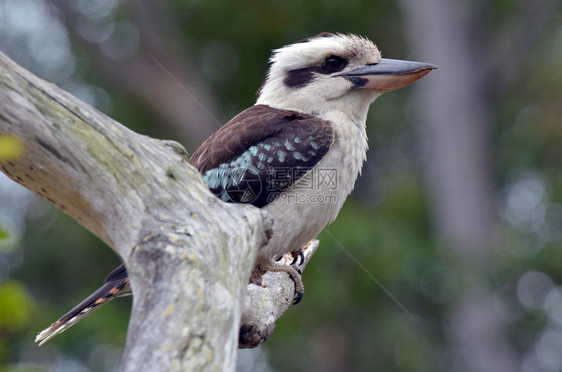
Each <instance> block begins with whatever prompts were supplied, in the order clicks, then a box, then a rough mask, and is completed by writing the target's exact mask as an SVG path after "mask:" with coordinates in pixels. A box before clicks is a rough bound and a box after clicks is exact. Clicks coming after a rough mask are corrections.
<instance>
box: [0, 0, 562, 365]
mask: <svg viewBox="0 0 562 372" xmlns="http://www.w3.org/2000/svg"><path fill="white" fill-rule="evenodd" d="M561 10H562V6H561V4H560V2H559V1H556V0H537V1H530V0H519V1H517V0H515V1H503V0H493V1H488V2H484V1H477V2H470V3H469V2H468V1H467V0H458V1H454V2H447V1H444V0H417V1H414V0H402V1H400V2H396V3H389V2H383V1H380V0H376V1H358V0H350V1H345V2H342V1H334V0H314V1H307V2H303V1H296V0H290V1H277V0H272V1H257V0H254V1H250V0H246V1H237V2H229V1H213V2H210V1H207V2H204V1H178V0H167V1H163V2H152V1H148V0H130V1H120V0H75V1H70V0H0V50H1V51H3V52H4V53H6V54H8V55H9V56H10V57H12V58H13V59H15V60H16V61H17V62H18V63H19V64H21V65H23V66H24V67H26V68H28V69H29V70H31V71H33V72H34V73H36V74H37V75H39V76H41V77H42V78H44V79H46V80H49V81H51V82H53V83H55V84H57V85H59V86H61V87H62V88H64V89H66V90H67V91H69V92H70V93H72V94H74V95H76V96H77V97H79V98H81V99H82V100H84V101H86V102H88V103H90V104H92V105H94V106H95V107H97V108H98V109H100V110H102V111H103V112H105V113H107V114H108V115H110V116H112V117H113V118H115V119H116V120H118V121H120V122H121V123H124V124H125V125H127V126H129V127H130V128H132V129H134V130H136V131H138V132H141V133H145V134H147V135H150V136H153V137H157V138H164V139H174V140H177V141H180V142H182V143H183V144H184V145H185V146H186V148H187V149H188V150H189V151H190V152H192V151H193V150H195V149H196V148H197V146H198V145H199V144H200V143H201V142H202V141H203V140H204V139H205V138H206V137H207V136H208V135H209V134H210V133H212V132H214V131H215V130H217V129H218V128H219V127H220V125H222V123H225V122H226V121H227V120H228V119H229V118H231V117H232V116H233V115H234V114H236V113H238V112H239V111H241V110H242V109H244V108H246V107H248V106H250V105H252V104H253V102H254V99H255V91H256V90H257V89H258V87H259V86H260V84H261V81H262V80H263V78H264V73H265V71H266V70H267V58H268V57H269V54H270V50H271V49H273V48H277V47H280V46H283V45H285V44H288V43H292V42H294V41H297V40H300V39H302V38H305V37H307V36H311V35H314V34H317V33H319V32H322V31H339V32H345V33H348V32H351V33H357V34H361V35H365V36H367V37H369V38H371V39H372V40H374V41H375V42H376V43H377V45H378V46H379V48H380V49H381V50H382V51H383V53H384V55H385V57H389V58H401V59H411V60H420V61H426V62H431V63H435V64H437V65H438V66H439V69H438V70H437V71H434V72H432V73H431V74H430V75H429V76H428V77H427V78H425V79H423V80H422V81H420V82H417V83H416V84H414V85H413V86H412V87H410V88H406V89H403V90H400V91H397V92H392V93H389V94H386V95H383V96H382V97H381V98H379V99H378V100H377V101H376V102H375V104H374V105H373V106H372V108H371V112H370V115H369V122H368V128H367V129H368V134H369V140H370V147H371V150H370V151H369V154H368V161H367V163H366V164H365V167H364V169H363V175H362V176H361V177H360V179H359V180H358V183H357V187H356V190H355V192H354V193H353V194H352V196H351V197H350V198H349V199H348V201H347V202H346V205H345V206H344V209H343V210H342V212H341V213H340V216H339V218H338V219H337V220H336V222H334V223H333V224H332V225H331V226H329V227H328V228H327V229H326V230H325V231H324V232H323V233H322V234H321V235H320V237H319V238H320V242H321V243H320V245H321V249H320V250H319V251H318V253H317V254H316V255H315V258H314V260H313V261H312V264H311V265H309V266H308V268H307V270H306V272H305V275H304V281H305V286H306V296H305V298H304V301H303V302H302V303H301V304H299V305H298V306H295V307H293V308H292V309H290V311H289V312H287V313H286V314H285V315H284V317H283V318H282V319H281V320H280V321H279V322H278V326H277V329H276V331H275V333H274V335H273V336H272V337H271V339H270V340H268V341H267V343H266V344H265V345H263V346H262V347H261V348H260V349H259V350H254V351H244V352H241V353H240V361H239V365H240V367H239V370H240V371H250V370H251V371H269V370H275V371H301V370H302V371H305V370H322V371H374V370H380V371H436V370H442V371H449V370H455V371H463V370H467V371H486V370H489V371H516V370H521V371H525V372H527V371H529V372H530V371H560V370H562V315H561V314H562V270H560V267H561V266H562V105H561V104H560V102H561V98H562V69H561V68H560V66H562V48H560V46H561V45H562V11H561ZM0 114H1V113H0ZM0 153H1V152H0ZM118 263H119V260H118V259H117V258H116V257H115V256H114V254H113V253H112V252H111V250H109V249H107V247H105V246H104V245H103V244H102V243H101V242H100V241H99V240H98V239H97V238H95V237H94V236H92V234H90V233H89V232H87V231H85V230H84V229H83V228H82V227H81V226H79V225H78V224H77V223H76V222H74V221H73V220H71V219H70V218H68V217H66V216H65V215H64V214H62V213H61V212H59V211H58V210H56V209H55V208H53V207H51V206H49V205H48V204H47V203H46V202H44V201H42V200H40V199H38V198H36V197H35V196H33V195H31V194H30V193H29V192H27V191H26V190H24V189H22V188H20V187H19V186H18V185H16V184H14V183H12V182H11V181H9V180H8V179H7V178H5V177H3V176H0V366H1V367H0V370H2V371H10V370H18V371H19V370H56V371H111V370H118V368H119V363H120V356H121V352H122V348H123V345H124V341H125V334H126V327H127V321H128V317H129V308H130V302H129V300H123V299H122V300H118V301H114V302H113V303H111V304H110V305H108V306H105V307H104V308H103V310H101V311H99V312H97V313H95V314H93V315H92V316H91V317H89V318H88V319H87V320H86V321H84V322H81V323H80V324H78V325H77V326H75V327H73V328H72V329H71V330H70V331H69V332H66V333H64V334H63V335H61V336H58V337H57V338H55V339H54V340H53V341H50V342H49V343H48V344H46V345H45V346H43V347H41V348H38V347H37V346H36V345H35V344H34V343H33V339H34V337H35V334H36V332H38V331H40V330H41V329H43V328H44V327H46V326H48V325H49V324H50V323H51V322H52V321H54V320H55V319H57V318H58V317H59V316H60V315H62V314H63V313H64V312H65V311H67V310H68V309H70V308H71V307H72V306H74V305H75V304H76V303H78V302H79V301H80V300H82V299H83V298H84V297H86V296H87V295H88V294H89V293H90V292H92V291H93V290H94V289H96V288H97V287H98V286H99V284H100V283H101V281H102V280H103V278H104V277H105V275H106V273H108V272H109V271H110V270H111V269H113V267H115V266H116V265H117V264H118Z"/></svg>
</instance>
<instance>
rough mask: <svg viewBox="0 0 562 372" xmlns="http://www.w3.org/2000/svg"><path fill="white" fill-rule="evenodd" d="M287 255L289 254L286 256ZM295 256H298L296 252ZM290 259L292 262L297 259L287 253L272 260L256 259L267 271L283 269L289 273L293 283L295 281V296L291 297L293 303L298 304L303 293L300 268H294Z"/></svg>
mask: <svg viewBox="0 0 562 372" xmlns="http://www.w3.org/2000/svg"><path fill="white" fill-rule="evenodd" d="M287 256H290V258H289V257H287ZM296 257H297V258H298V257H299V255H298V253H297V256H296ZM290 259H292V260H293V262H296V261H297V260H296V259H295V258H293V256H292V254H290V253H288V254H287V255H285V256H282V257H281V258H280V259H278V260H276V261H274V260H271V259H270V260H267V259H258V263H259V264H260V265H261V267H262V268H263V269H264V270H267V271H284V272H286V273H287V274H289V277H290V278H291V279H292V280H293V283H295V296H294V297H293V305H296V304H298V303H299V302H301V300H302V297H303V293H304V285H303V283H302V277H301V272H300V270H298V269H296V268H295V267H294V266H293V264H292V263H290V261H289V260H290ZM301 263H302V261H301Z"/></svg>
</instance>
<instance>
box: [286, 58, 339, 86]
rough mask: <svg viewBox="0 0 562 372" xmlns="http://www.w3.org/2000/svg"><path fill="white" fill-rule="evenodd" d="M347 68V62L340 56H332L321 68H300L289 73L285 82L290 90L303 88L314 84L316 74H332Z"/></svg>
mask: <svg viewBox="0 0 562 372" xmlns="http://www.w3.org/2000/svg"><path fill="white" fill-rule="evenodd" d="M345 66H347V61H346V60H345V59H344V58H341V57H338V56H330V57H328V58H326V59H325V60H324V62H322V64H321V65H320V66H311V67H305V68H299V69H296V70H291V71H288V72H287V75H286V76H285V79H284V80H283V82H284V83H285V85H286V86H288V87H290V88H302V87H305V86H307V85H308V84H310V83H312V82H313V81H314V79H315V76H314V73H317V74H323V75H327V74H332V73H334V72H339V71H341V70H343V69H344V68H345Z"/></svg>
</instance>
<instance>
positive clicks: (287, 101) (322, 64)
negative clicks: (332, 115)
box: [257, 33, 435, 121]
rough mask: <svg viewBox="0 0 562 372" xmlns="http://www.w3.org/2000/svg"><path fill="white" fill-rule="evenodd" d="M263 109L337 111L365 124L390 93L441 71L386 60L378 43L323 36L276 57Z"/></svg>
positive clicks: (282, 50) (287, 48) (286, 48)
mask: <svg viewBox="0 0 562 372" xmlns="http://www.w3.org/2000/svg"><path fill="white" fill-rule="evenodd" d="M270 63H271V67H270V69H269V72H268V73H267V77H266V80H265V83H264V84H263V86H262V88H261V89H260V91H259V92H258V100H257V104H264V105H269V106H272V107H276V108H280V109H290V110H296V111H300V112H305V113H310V114H316V115H320V116H324V115H326V114H327V113H328V112H330V111H333V110H337V111H342V112H344V113H346V114H348V115H351V116H354V117H357V118H359V120H363V121H364V118H365V117H366V114H367V110H368V107H369V105H370V104H371V103H372V102H373V101H374V100H375V98H377V97H378V96H379V95H381V94H382V93H384V92H386V91H390V90H394V89H398V88H401V87H403V86H406V85H408V84H410V83H412V82H414V81H416V80H418V79H420V78H421V77H423V76H424V75H426V74H427V73H428V72H429V71H431V70H432V69H434V68H435V66H433V65H430V64H427V63H419V62H410V61H400V60H392V59H386V58H381V53H380V52H379V50H378V49H377V47H376V46H375V44H373V42H372V41H370V40H368V39H366V38H363V37H360V36H356V35H345V34H332V33H322V34H319V35H317V36H314V37H311V38H308V39H305V40H302V41H300V42H297V43H295V44H291V45H287V46H284V47H282V48H280V49H277V50H275V51H274V52H273V55H272V57H271V59H270Z"/></svg>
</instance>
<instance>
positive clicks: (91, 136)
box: [0, 53, 317, 371]
mask: <svg viewBox="0 0 562 372" xmlns="http://www.w3.org/2000/svg"><path fill="white" fill-rule="evenodd" d="M0 134H10V135H12V136H15V137H17V138H19V139H20V140H21V141H23V143H24V144H25V153H24V155H23V156H22V157H21V158H18V159H16V160H11V161H7V160H0V169H1V170H2V171H3V172H4V173H5V174H7V175H8V176H9V177H10V178H12V179H13V180H15V181H16V182H18V183H20V184H21V185H23V186H24V187H26V188H28V189H30V190H32V191H33V192H35V193H36V194H38V195H40V196H42V197H43V198H44V199H46V200H48V201H49V202H51V203H52V204H53V205H55V206H56V207H57V208H59V209H61V210H62V211H64V212H65V213H67V214H69V215H70V216H71V217H73V218H74V219H76V220H77V221H78V222H80V223H81V224H82V225H83V226H85V227H86V228H87V229H89V230H90V231H92V232H93V233H94V234H96V235H97V236H98V237H100V238H101V239H103V241H105V242H106V243H107V244H108V245H109V246H110V247H111V248H112V249H113V250H114V251H115V252H116V253H117V254H119V256H120V257H121V259H122V260H123V262H124V264H125V266H126V267H127V271H128V273H129V278H130V281H131V286H132V288H133V292H134V300H133V310H132V316H131V320H130V324H129V330H128V337H127V345H126V349H125V355H124V360H123V369H124V370H125V371H133V370H134V371H137V370H150V371H169V370H213V371H214V370H234V366H235V364H234V362H235V358H236V347H237V345H238V344H237V340H238V334H239V328H240V319H241V314H242V310H243V306H244V296H245V293H246V288H247V287H248V281H249V278H250V273H251V271H252V268H253V266H254V262H255V258H256V254H257V251H258V249H259V248H260V247H261V246H262V245H264V244H266V242H267V240H268V238H269V235H270V234H271V227H272V223H273V221H272V220H271V218H270V217H269V216H268V215H265V212H262V211H261V210H259V209H257V208H254V207H251V206H243V205H233V204H227V203H223V202H222V201H220V200H218V199H217V198H215V197H214V196H213V195H212V194H211V193H210V192H209V191H208V189H207V188H206V186H205V185H204V183H203V182H202V180H201V178H200V176H199V174H198V173H197V171H196V170H195V169H194V168H193V167H192V166H191V165H190V164H189V160H188V156H187V154H186V152H185V150H184V149H183V147H182V146H181V145H179V144H177V143H175V142H171V141H160V140H156V139H152V138H149V137H146V136H142V135H139V134H137V133H135V132H132V131H131V130H129V129H127V128H125V127H123V126H122V125H120V124H119V123H117V122H115V121H114V120H112V119H110V118H108V117H107V116H105V115H103V114H102V113H100V112H98V111H97V110H95V109H94V108H92V107H90V106H88V105H87V104H85V103H83V102H81V101H79V100H77V99H76V98H74V97H72V96H71V95H69V94H67V93H65V92H64V91H62V90H60V89H59V88H57V87H56V86H54V85H53V84H50V83H47V82H45V81H43V80H41V79H39V78H37V77H35V76H34V75H32V74H31V73H29V72H28V71H26V70H24V69H23V68H21V67H19V66H17V65H16V64H15V63H14V62H12V61H11V60H10V59H9V58H8V57H6V56H5V55H3V54H2V53H0ZM314 244H317V243H314ZM314 244H313V245H312V246H311V248H310V249H308V250H307V251H305V255H306V260H305V261H308V259H310V256H311V255H312V253H313V252H314V250H315V245H314ZM261 283H262V285H261V286H258V285H255V284H250V285H249V287H250V288H251V291H250V292H251V293H250V297H249V298H247V300H246V303H247V304H248V306H250V307H251V308H250V309H246V310H245V313H246V314H247V315H246V316H245V317H244V319H245V324H244V325H243V326H242V330H243V331H244V337H243V339H244V342H243V346H246V347H248V346H249V347H252V346H256V345H258V344H259V343H261V342H262V341H263V340H264V339H265V338H267V336H268V335H269V333H271V331H272V330H273V327H274V322H275V320H276V319H277V318H278V317H279V316H280V315H281V314H282V313H283V312H284V311H285V309H286V308H287V307H288V306H289V304H290V303H291V301H292V293H293V288H294V287H293V283H292V281H291V280H290V279H289V277H288V275H286V274H285V273H266V274H265V275H264V276H263V277H262V278H261ZM256 309H257V311H256ZM260 309H267V311H266V310H263V311H262V310H260ZM252 330H253V331H252ZM264 330H267V331H264ZM264 335H265V336H264ZM252 340H253V341H252ZM256 340H257V341H256Z"/></svg>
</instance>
